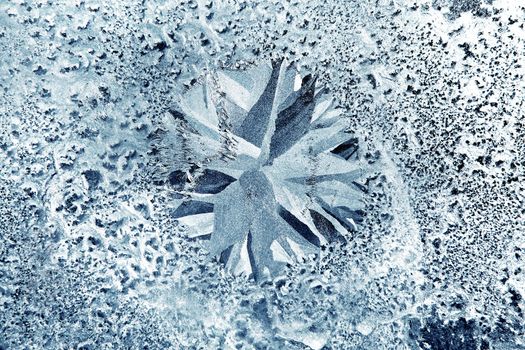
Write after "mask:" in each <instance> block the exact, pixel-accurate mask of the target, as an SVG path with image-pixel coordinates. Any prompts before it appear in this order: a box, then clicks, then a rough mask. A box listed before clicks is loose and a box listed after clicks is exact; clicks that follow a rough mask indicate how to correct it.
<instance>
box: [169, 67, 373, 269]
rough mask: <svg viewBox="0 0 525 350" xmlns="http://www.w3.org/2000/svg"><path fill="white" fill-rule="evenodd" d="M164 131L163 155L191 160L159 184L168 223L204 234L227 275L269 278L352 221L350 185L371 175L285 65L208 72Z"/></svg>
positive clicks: (313, 92)
mask: <svg viewBox="0 0 525 350" xmlns="http://www.w3.org/2000/svg"><path fill="white" fill-rule="evenodd" d="M298 81H299V84H297V82H298ZM165 129H166V130H165V132H164V134H163V136H162V139H161V141H160V143H161V144H163V145H164V146H163V147H164V152H166V153H169V152H175V153H178V154H179V156H180V157H179V159H184V158H185V157H184V154H185V149H184V144H191V145H194V148H197V147H198V150H199V152H200V157H199V159H192V158H187V157H186V161H185V162H183V163H179V164H177V165H178V166H177V167H176V168H174V169H171V172H170V174H169V176H168V178H169V183H170V185H171V186H172V187H173V189H174V190H175V191H177V192H178V193H179V194H181V195H182V196H184V198H183V199H181V200H180V201H181V203H180V206H179V207H178V208H177V210H175V212H174V214H173V215H174V217H175V218H176V219H178V220H179V221H180V222H182V223H183V224H186V225H187V226H189V228H190V232H191V236H192V237H196V236H205V235H208V236H210V238H209V243H208V249H209V251H210V253H211V254H212V255H218V256H220V259H221V261H223V262H224V263H225V264H226V265H227V267H228V268H229V269H230V270H231V271H233V272H235V273H245V274H246V275H253V277H254V278H256V279H259V278H261V277H263V276H268V275H273V274H275V273H276V272H278V271H279V270H280V269H281V268H282V265H283V264H285V263H286V262H290V261H294V260H298V259H301V258H303V257H305V256H307V255H309V254H315V253H316V252H317V251H318V248H319V247H320V246H321V245H325V244H327V243H330V242H333V241H338V240H340V241H344V239H345V237H347V236H348V235H349V232H352V231H355V230H357V227H358V225H359V223H360V222H361V221H362V218H363V215H364V211H363V196H364V193H365V191H366V190H365V188H364V186H363V185H361V184H360V183H359V181H360V180H361V179H362V177H363V174H366V173H367V172H370V171H371V168H372V167H371V166H370V165H369V164H367V163H366V162H363V161H360V160H359V159H358V157H357V149H358V141H357V138H356V137H355V136H353V135H352V134H350V133H348V132H346V130H347V122H346V120H345V118H344V115H343V114H342V111H341V110H340V109H339V108H337V106H336V104H335V102H334V101H333V100H331V99H330V97H329V96H328V95H327V93H326V91H324V90H323V89H322V88H319V87H317V86H316V80H315V78H312V77H311V76H310V75H306V76H301V75H300V73H299V72H298V70H297V69H296V67H295V66H294V65H288V64H286V63H284V62H282V61H273V62H271V63H267V64H263V65H260V66H258V67H251V68H249V69H246V70H222V71H220V72H218V73H216V74H209V75H207V76H205V77H204V78H203V79H202V81H201V83H200V84H197V85H196V86H194V87H192V88H191V89H190V90H189V91H188V92H187V93H186V94H185V95H184V96H183V97H182V98H181V100H180V101H179V102H178V103H177V105H176V106H174V107H173V109H172V110H171V112H170V115H169V116H168V117H167V120H166V122H165ZM168 145H171V146H174V147H176V146H177V145H182V146H179V148H178V149H172V148H171V147H169V146H168ZM181 164H182V166H181ZM204 221H207V222H208V223H207V224H204V223H203V222H204Z"/></svg>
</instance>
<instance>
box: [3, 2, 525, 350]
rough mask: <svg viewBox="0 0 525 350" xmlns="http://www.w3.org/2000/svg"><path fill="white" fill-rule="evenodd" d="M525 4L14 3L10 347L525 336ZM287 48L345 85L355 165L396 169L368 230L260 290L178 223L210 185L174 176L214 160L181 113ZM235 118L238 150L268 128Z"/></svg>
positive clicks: (368, 209) (8, 199)
mask: <svg viewBox="0 0 525 350" xmlns="http://www.w3.org/2000/svg"><path fill="white" fill-rule="evenodd" d="M524 11H525V9H524V7H523V6H520V4H519V3H518V2H511V1H499V0H495V1H482V0H479V1H478V0H473V1H459V0H458V1H456V0H451V1H448V0H444V1H416V2H414V1H411V2H405V1H395V2H394V1H373V2H369V1H360V2H355V3H354V2H342V1H323V2H321V1H320V2H312V1H275V2H272V1H253V2H244V1H173V2H170V1H115V2H108V1H106V2H100V1H3V2H1V3H0V47H1V50H0V52H1V53H2V54H1V56H0V84H1V86H0V87H1V89H0V131H1V134H0V157H1V164H2V166H1V167H0V196H1V197H0V198H1V201H2V202H1V205H0V211H1V215H0V220H1V222H2V225H1V226H0V233H1V240H0V311H1V312H0V347H1V348H5V349H25V348H35V349H41V348H44V349H60V348H79V349H102V348H115V349H120V348H140V349H143V348H149V349H165V348H174V349H179V348H183V349H230V348H245V349H253V348H256V349H309V348H312V349H322V348H325V349H352V348H355V349H377V348H380V349H420V348H422V349H520V348H524V347H525V344H524V339H525V334H524V329H523V325H524V322H523V309H524V307H525V305H524V301H523V294H524V293H525V284H524V277H523V271H522V270H523V267H522V265H523V257H522V250H523V249H524V248H525V240H524V235H523V232H525V231H524V227H523V222H524V220H523V219H524V217H523V216H524V212H523V196H524V193H525V191H524V188H523V177H524V174H523V172H524V164H523V159H525V157H524V156H525V154H524V151H525V149H524V135H523V130H525V128H524V126H523V101H524V99H523V97H524V96H523V91H524V86H523V85H524V83H523V67H522V61H523V57H524V54H525V52H524V46H523V40H524V33H523V24H524V23H523V18H524ZM282 59H285V60H286V62H289V63H290V64H294V63H295V67H296V68H297V72H298V73H299V75H300V76H301V77H306V76H307V75H309V74H311V75H312V76H314V77H318V78H317V80H316V83H315V84H316V85H315V86H317V87H326V89H327V91H326V94H325V96H327V97H328V98H330V97H332V98H334V106H338V110H339V111H340V118H339V119H338V120H340V123H342V124H344V131H346V132H347V135H350V136H351V138H355V140H356V141H355V144H356V145H358V147H357V151H356V153H355V155H354V157H355V159H351V160H350V162H348V164H349V166H350V167H351V166H352V164H354V163H357V164H359V165H365V164H368V165H371V166H375V167H376V168H374V169H373V170H372V171H369V169H368V168H361V167H360V169H363V170H364V172H363V178H362V181H361V182H359V183H360V184H361V185H362V186H363V188H362V190H364V191H362V192H363V194H365V195H363V197H362V209H361V210H362V211H363V213H365V214H366V215H364V216H363V218H362V221H361V222H360V223H359V227H358V229H357V230H355V231H351V232H349V234H348V236H347V237H346V239H345V240H344V241H343V242H342V241H341V240H334V241H333V242H331V243H330V242H328V241H327V242H324V241H323V242H321V241H320V242H319V243H320V244H319V245H320V247H318V248H317V247H316V251H317V252H318V254H317V255H307V256H305V257H304V258H301V259H294V261H292V262H291V263H288V264H287V265H286V264H283V266H280V267H279V269H275V270H274V269H273V268H272V270H274V271H275V273H274V274H273V275H272V278H268V279H265V280H264V281H261V282H260V283H254V282H253V281H252V280H251V279H249V278H248V276H247V275H246V274H242V273H241V274H236V273H231V272H232V267H233V266H232V265H233V264H232V262H233V261H231V259H230V258H229V257H230V256H231V257H235V256H237V255H235V254H233V255H229V256H228V259H226V258H223V259H222V260H223V261H226V262H228V261H230V265H228V264H226V265H223V264H221V262H220V260H221V259H220V255H221V254H219V253H218V255H219V257H218V258H211V257H210V254H209V253H208V246H207V243H206V240H202V239H200V238H198V237H193V235H192V230H191V228H189V226H191V225H187V226H188V227H186V226H185V225H181V223H180V222H179V221H180V220H178V219H180V217H179V218H178V217H176V216H177V215H176V211H177V210H178V209H177V208H178V207H179V205H180V203H181V202H182V201H186V200H188V198H189V197H188V196H194V195H195V193H196V192H195V191H194V189H191V191H185V190H186V188H180V186H179V184H180V182H177V179H180V177H182V178H184V176H192V177H194V178H195V179H198V178H200V177H202V176H203V174H204V175H205V174H206V172H205V171H206V169H209V170H210V169H211V168H206V167H204V166H203V165H205V164H208V163H203V162H202V159H200V157H201V156H204V158H206V155H207V154H208V152H209V151H210V150H208V149H206V148H204V149H201V148H198V147H197V146H196V145H195V143H196V142H198V141H199V140H198V138H195V137H189V138H188V139H187V140H186V141H187V143H181V142H178V140H179V139H178V138H179V137H180V136H177V135H178V134H177V130H187V129H184V128H187V127H189V126H181V125H180V124H181V123H182V124H183V123H188V124H189V123H191V122H192V121H193V122H194V121H195V118H196V117H195V115H191V113H190V112H187V111H181V110H179V109H177V107H180V103H181V102H183V98H184V96H188V94H191V93H196V91H198V89H199V87H201V88H202V87H203V86H207V81H206V79H211V78H212V77H218V76H219V78H218V81H216V82H213V81H209V82H210V83H213V84H215V83H216V85H214V86H215V87H220V89H224V90H226V91H224V93H225V94H227V93H228V91H227V90H228V88H227V84H226V85H225V84H224V82H223V81H222V82H221V80H220V74H221V73H220V72H232V71H237V72H250V70H251V69H255V68H256V67H261V65H264V64H265V62H266V64H267V62H271V61H272V60H273V61H274V62H277V61H280V60H282ZM240 74H241V75H242V73H240ZM212 80H213V79H212ZM259 83H260V84H262V81H261V82H259ZM305 84H306V85H307V81H305ZM220 89H215V88H213V89H210V91H215V92H219V91H220ZM292 90H293V89H292ZM201 91H202V90H201ZM219 96H220V94H219ZM214 98H215V97H214ZM197 100H198V99H197ZM248 100H249V99H248ZM243 101H245V103H247V102H246V101H247V100H244V99H243ZM249 101H252V100H249ZM250 103H254V102H253V101H252V102H250ZM224 108H226V109H227V108H228V106H224ZM245 110H246V111H247V110H248V108H247V109H245ZM177 111H178V112H180V113H181V114H182V115H183V116H184V117H179V118H177V117H176V116H177V115H178V114H177ZM191 111H195V109H194V108H192V109H191ZM170 118H171V119H170ZM218 119H219V120H221V119H220V118H218ZM197 121H198V118H197ZM217 125H218V130H219V131H220V133H223V135H222V136H227V137H230V138H231V139H228V138H227V139H226V141H228V142H230V141H231V144H230V143H228V142H223V141H222V140H223V139H222V138H220V139H219V140H221V142H223V143H221V142H219V145H218V147H219V148H220V147H222V146H223V145H225V146H226V147H225V148H224V149H223V151H224V152H222V151H221V152H214V154H222V155H223V156H224V157H226V159H228V157H229V156H232V155H231V154H230V151H234V150H235V146H234V144H235V142H236V135H237V136H241V137H252V136H247V135H246V133H247V131H243V130H244V129H243V128H242V124H241V127H240V129H235V127H234V125H221V123H218V124H217ZM170 128H173V129H172V130H171V131H170ZM177 128H178V129H177ZM181 128H182V129H181ZM193 128H195V126H193ZM235 130H238V131H235ZM239 130H240V131H239ZM294 130H295V129H294ZM201 131H202V130H201ZM311 131H312V130H311V129H310V127H308V132H307V133H306V134H305V135H308V134H310V133H311ZM243 133H244V134H243ZM170 135H171V136H170ZM243 135H244V136H243ZM257 135H258V137H260V136H261V135H262V132H261V133H257ZM265 135H266V134H265ZM268 135H270V134H268ZM211 136H212V135H211V134H210V135H209V136H207V138H206V139H205V141H206V142H204V144H205V145H206V147H208V146H209V145H213V143H212V142H211V140H210V138H211V139H213V137H211ZM319 137H321V138H322V139H324V137H326V140H331V141H333V142H334V143H335V144H334V146H337V145H338V143H337V142H336V140H335V139H332V138H331V137H328V136H327V135H324V133H321V134H320V135H319ZM252 140H254V139H252ZM270 140H271V138H270ZM343 141H344V140H343ZM343 141H342V142H343ZM254 142H256V141H254ZM257 142H260V141H257ZM170 143H171V144H173V146H174V147H183V146H184V147H186V148H184V149H182V148H181V149H177V148H173V153H169V152H166V150H167V149H169V146H170ZM263 143H264V142H263ZM299 144H300V143H297V145H299ZM261 145H262V144H261ZM263 148H264V147H263ZM285 148H288V147H285ZM291 150H292V149H289V150H288V151H289V152H290V151H291ZM201 151H202V152H201ZM328 153H331V152H330V151H328ZM301 154H304V153H301ZM180 156H184V157H186V156H190V157H193V158H194V159H193V160H188V159H180ZM232 157H233V159H232V160H231V162H234V161H235V159H238V158H235V156H232ZM286 158H287V157H286V154H285V153H283V154H282V157H275V160H274V162H273V165H272V168H274V169H275V171H276V172H277V173H279V174H280V172H281V170H280V169H281V168H280V167H277V165H278V164H277V163H278V162H279V161H281V159H286ZM341 161H342V159H341ZM345 161H346V160H345ZM212 163H213V162H212ZM241 163H242V164H246V163H245V162H241ZM228 164H231V163H228ZM192 165H193V167H192ZM212 165H213V164H212ZM228 169H231V167H229V166H228ZM209 170H208V171H209ZM177 171H179V172H177ZM208 173H209V172H208ZM221 173H223V172H221ZM223 174H226V173H223ZM314 174H319V175H322V174H321V173H316V172H315V173H314ZM226 175H228V176H231V177H232V178H235V176H236V175H237V174H226ZM234 175H235V176H234ZM238 175H239V176H242V175H240V174H238ZM308 175H309V174H308ZM199 176H200V177H199ZM221 176H222V175H221ZM298 176H307V175H305V174H304V173H302V174H299V175H298ZM222 179H229V178H227V177H225V176H222ZM239 182H240V181H239ZM313 182H314V183H317V181H313ZM201 183H202V182H201ZM204 183H207V182H204ZM211 183H212V184H213V185H216V183H217V182H216V180H214V181H212V182H211ZM189 184H190V185H192V184H193V183H192V181H189ZM195 184H197V185H198V184H199V182H197V181H195ZM177 186H179V188H177ZM230 186H232V184H230V185H229V186H228V187H226V188H225V189H224V191H226V190H228V188H229V187H230ZM205 187H206V186H205ZM207 188H208V187H207ZM212 189H213V187H212ZM208 191H209V188H208ZM365 192H366V193H365ZM221 193H222V192H221ZM221 193H218V194H217V196H220V195H221ZM277 193H279V191H278V192H277ZM277 193H276V192H274V194H275V196H277V195H278V194H277ZM337 198H339V197H337ZM302 201H303V199H301V200H300V201H299V203H300V204H301V203H302ZM284 207H285V206H284ZM290 208H292V207H288V209H286V207H285V209H286V210H287V211H288V212H290V213H293V210H292V211H290V210H291V209H290ZM294 214H295V215H294V216H295V217H297V215H299V213H297V212H296V213H294ZM285 216H286V215H285ZM280 217H281V218H282V216H280ZM310 218H311V216H310ZM304 219H305V218H303V220H304ZM307 219H308V216H306V220H307ZM285 221H286V220H285ZM198 222H203V221H198ZM303 222H304V221H303ZM313 226H315V225H313ZM313 226H312V229H313ZM199 232H202V231H199ZM312 232H313V231H312ZM212 237H213V235H212ZM310 238H312V237H310ZM325 243H326V244H325ZM314 246H315V244H314ZM232 252H233V248H232ZM222 255H223V256H224V254H222ZM239 256H240V255H239ZM265 265H266V267H268V265H271V264H269V263H263V264H262V266H265ZM251 266H254V265H253V264H252V265H251ZM233 270H235V269H233ZM233 272H235V271H233Z"/></svg>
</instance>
